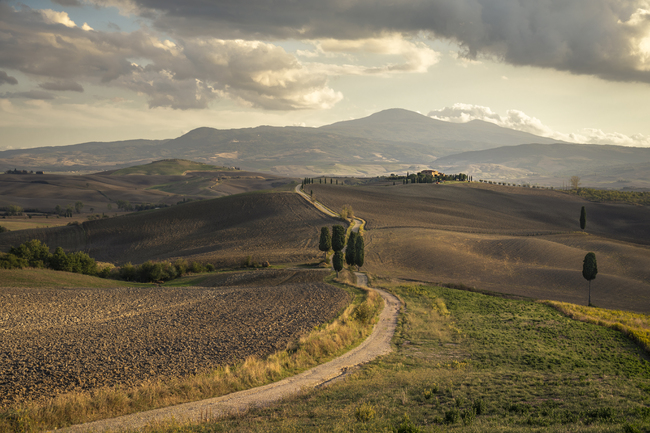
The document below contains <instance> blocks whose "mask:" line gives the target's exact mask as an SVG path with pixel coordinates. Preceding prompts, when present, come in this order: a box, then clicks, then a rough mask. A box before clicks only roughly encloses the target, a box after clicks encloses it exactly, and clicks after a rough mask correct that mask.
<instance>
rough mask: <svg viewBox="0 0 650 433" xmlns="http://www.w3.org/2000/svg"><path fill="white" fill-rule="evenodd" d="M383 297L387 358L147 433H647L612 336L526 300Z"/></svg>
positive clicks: (644, 382)
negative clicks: (394, 318) (286, 395)
mask: <svg viewBox="0 0 650 433" xmlns="http://www.w3.org/2000/svg"><path fill="white" fill-rule="evenodd" d="M392 290H393V291H394V293H396V294H397V295H398V296H400V297H401V298H402V300H403V301H404V303H405V306H406V308H405V314H404V315H403V316H402V319H401V321H400V323H399V325H398V331H397V333H396V336H395V338H394V340H393V342H394V344H395V350H394V352H393V353H392V354H390V355H387V356H385V357H383V358H381V359H379V360H377V361H374V362H372V363H370V364H369V365H366V366H364V367H363V368H361V369H360V370H359V371H358V372H356V373H354V374H353V375H352V376H351V377H349V378H348V379H347V380H345V381H343V382H339V383H337V384H334V385H332V386H331V387H329V388H326V389H324V390H318V391H316V392H309V393H306V394H305V395H303V396H299V397H296V398H293V399H290V400H288V401H286V402H285V403H284V404H282V405H278V406H274V407H271V408H266V409H255V410H253V411H251V412H248V413H247V414H245V415H242V416H240V417H233V418H229V419H226V420H223V421H220V422H217V423H204V424H200V425H195V426H174V427H169V428H168V429H166V430H161V429H159V428H158V429H155V431H183V432H185V431H187V432H190V431H191V432H225V431H244V432H249V431H250V432H253V431H254V432H259V431H278V432H293V431H313V432H326V431H327V432H339V431H340V432H418V431H420V432H434V431H475V432H483V431H497V432H515V431H517V432H518V431H556V432H566V431H572V432H609V431H612V432H641V431H649V429H650V407H649V406H650V364H649V363H648V361H647V359H648V357H647V354H646V353H645V352H644V351H642V350H641V349H640V348H639V347H638V346H637V345H635V344H634V343H633V342H632V341H631V340H629V339H628V338H626V337H625V336H624V335H623V334H622V333H620V332H618V331H615V330H612V329H608V328H606V327H602V326H598V325H592V324H588V323H583V322H579V321H575V320H572V319H569V318H567V317H565V316H564V315H562V314H561V313H559V312H558V311H556V310H554V309H553V308H551V307H549V306H547V305H544V304H541V303H537V302H532V301H521V300H512V299H505V298H501V297H493V296H487V295H483V294H479V293H472V292H465V291H459V290H453V289H447V288H441V287H430V286H417V285H407V286H397V287H394V288H393V289H392Z"/></svg>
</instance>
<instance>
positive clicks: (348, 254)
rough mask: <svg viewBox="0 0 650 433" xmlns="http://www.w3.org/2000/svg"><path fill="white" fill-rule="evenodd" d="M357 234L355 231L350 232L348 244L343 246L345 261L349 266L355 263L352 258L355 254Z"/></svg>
mask: <svg viewBox="0 0 650 433" xmlns="http://www.w3.org/2000/svg"><path fill="white" fill-rule="evenodd" d="M358 236H359V234H358V233H357V232H352V233H350V236H349V237H348V244H347V246H346V247H345V263H347V264H348V265H351V266H353V265H354V264H355V261H354V258H355V256H356V248H357V243H356V242H357V237H358Z"/></svg>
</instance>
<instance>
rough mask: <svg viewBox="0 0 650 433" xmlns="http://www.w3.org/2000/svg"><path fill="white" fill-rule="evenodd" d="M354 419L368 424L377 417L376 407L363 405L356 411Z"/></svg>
mask: <svg viewBox="0 0 650 433" xmlns="http://www.w3.org/2000/svg"><path fill="white" fill-rule="evenodd" d="M354 417H355V418H356V419H357V421H358V422H368V421H370V420H371V419H373V418H374V417H375V407H374V406H372V405H369V404H368V403H363V404H362V405H361V406H357V407H356V409H354Z"/></svg>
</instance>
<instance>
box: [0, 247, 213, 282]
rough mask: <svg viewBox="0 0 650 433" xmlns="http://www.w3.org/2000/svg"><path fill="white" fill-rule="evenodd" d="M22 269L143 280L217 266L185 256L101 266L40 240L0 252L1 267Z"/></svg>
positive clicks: (93, 260) (164, 278) (83, 254)
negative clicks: (54, 248) (162, 260)
mask: <svg viewBox="0 0 650 433" xmlns="http://www.w3.org/2000/svg"><path fill="white" fill-rule="evenodd" d="M23 268H40V269H52V270H55V271H65V272H72V273H77V274H84V275H91V276H95V277H100V278H110V279H114V280H124V281H136V282H141V283H150V282H160V281H169V280H173V279H175V278H178V277H181V276H183V275H185V274H188V273H193V274H200V273H204V272H212V271H214V269H215V268H214V265H212V264H211V263H208V264H203V263H199V262H191V263H188V262H187V260H185V259H178V260H176V261H174V262H153V261H151V260H150V261H147V262H145V263H142V264H140V265H132V264H131V262H128V263H126V264H124V265H122V266H119V267H115V266H113V265H111V264H103V265H102V264H99V263H97V261H96V260H95V259H93V258H92V257H90V256H89V255H88V254H86V253H84V252H82V251H77V252H70V253H66V252H65V251H63V248H61V247H58V248H56V250H55V251H54V253H50V249H49V248H48V246H47V245H46V244H44V243H42V242H41V241H39V240H37V239H32V240H30V241H27V242H25V243H23V244H21V245H19V246H17V247H11V249H10V250H9V252H8V253H7V254H3V255H0V269H23Z"/></svg>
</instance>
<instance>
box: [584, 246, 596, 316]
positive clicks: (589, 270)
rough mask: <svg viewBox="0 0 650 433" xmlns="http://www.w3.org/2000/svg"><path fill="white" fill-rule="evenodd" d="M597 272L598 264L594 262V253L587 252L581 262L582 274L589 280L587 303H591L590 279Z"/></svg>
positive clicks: (594, 276)
mask: <svg viewBox="0 0 650 433" xmlns="http://www.w3.org/2000/svg"><path fill="white" fill-rule="evenodd" d="M596 274H598V264H597V263H596V254H594V253H587V255H586V256H585V260H584V262H583V263H582V276H583V277H585V280H587V281H589V305H591V280H593V279H595V278H596Z"/></svg>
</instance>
